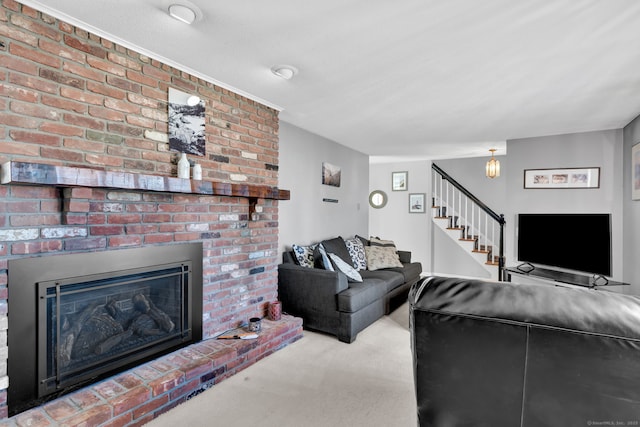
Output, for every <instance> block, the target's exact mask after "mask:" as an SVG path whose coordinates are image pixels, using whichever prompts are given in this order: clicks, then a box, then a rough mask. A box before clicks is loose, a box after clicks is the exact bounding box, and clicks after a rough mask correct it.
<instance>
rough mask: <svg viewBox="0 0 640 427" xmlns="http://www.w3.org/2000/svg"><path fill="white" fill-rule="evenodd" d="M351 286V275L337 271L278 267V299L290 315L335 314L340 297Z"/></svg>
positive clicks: (282, 265) (296, 266) (281, 265)
mask: <svg viewBox="0 0 640 427" xmlns="http://www.w3.org/2000/svg"><path fill="white" fill-rule="evenodd" d="M348 287H349V284H348V282H347V276H345V275H344V274H342V273H339V272H336V271H329V270H323V269H320V268H308V267H301V266H299V265H297V264H280V265H278V296H279V298H280V300H281V301H282V308H283V310H285V311H287V312H288V313H289V314H293V315H297V316H303V317H304V315H305V314H309V313H319V312H320V313H335V311H336V310H337V297H336V294H338V293H339V292H342V291H344V290H345V289H347V288H348Z"/></svg>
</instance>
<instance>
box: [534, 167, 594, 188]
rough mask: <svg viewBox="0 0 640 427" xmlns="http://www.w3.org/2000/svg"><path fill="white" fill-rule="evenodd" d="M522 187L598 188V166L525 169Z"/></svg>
mask: <svg viewBox="0 0 640 427" xmlns="http://www.w3.org/2000/svg"><path fill="white" fill-rule="evenodd" d="M524 188H529V189H531V188H533V189H535V188H547V189H549V188H600V168H566V169H525V171H524Z"/></svg>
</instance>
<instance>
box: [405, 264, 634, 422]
mask: <svg viewBox="0 0 640 427" xmlns="http://www.w3.org/2000/svg"><path fill="white" fill-rule="evenodd" d="M409 301H410V324H411V340H412V351H413V362H414V374H415V387H416V398H417V407H418V422H419V425H420V426H435V427H458V426H469V427H483V426H486V427H501V426H503V427H517V426H523V427H534V426H535V427H538V426H549V427H558V426H589V425H593V426H595V425H624V426H628V425H640V298H637V297H633V296H628V295H621V294H617V293H614V292H608V291H603V290H593V289H586V288H585V289H575V288H562V287H554V286H549V285H534V284H531V285H522V284H514V283H502V282H488V281H481V280H468V279H461V278H444V277H428V278H424V279H421V280H420V281H419V282H418V283H416V284H415V285H414V286H413V287H412V289H411V292H410V295H409Z"/></svg>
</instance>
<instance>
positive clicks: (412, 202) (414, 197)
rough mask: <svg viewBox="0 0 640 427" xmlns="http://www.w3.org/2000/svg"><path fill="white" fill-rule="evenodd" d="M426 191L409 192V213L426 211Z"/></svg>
mask: <svg viewBox="0 0 640 427" xmlns="http://www.w3.org/2000/svg"><path fill="white" fill-rule="evenodd" d="M425 197H426V194H425V193H411V194H409V213H425V212H426V211H425V206H424V200H425Z"/></svg>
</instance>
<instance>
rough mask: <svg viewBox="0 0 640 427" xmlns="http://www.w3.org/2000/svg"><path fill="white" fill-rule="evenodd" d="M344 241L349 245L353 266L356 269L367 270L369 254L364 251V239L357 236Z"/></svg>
mask: <svg viewBox="0 0 640 427" xmlns="http://www.w3.org/2000/svg"><path fill="white" fill-rule="evenodd" d="M344 243H345V244H346V245H347V250H348V251H349V255H351V261H352V262H353V267H354V268H355V269H356V270H366V269H367V254H365V252H364V245H363V244H362V240H360V239H358V238H357V237H352V238H351V239H346V240H345V241H344Z"/></svg>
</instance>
